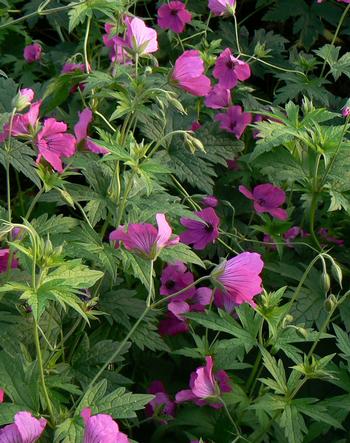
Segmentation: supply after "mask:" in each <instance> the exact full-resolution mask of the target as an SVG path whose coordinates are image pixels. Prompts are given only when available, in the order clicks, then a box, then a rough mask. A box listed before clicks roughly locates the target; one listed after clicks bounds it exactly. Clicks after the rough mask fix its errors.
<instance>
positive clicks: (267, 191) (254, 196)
mask: <svg viewBox="0 0 350 443" xmlns="http://www.w3.org/2000/svg"><path fill="white" fill-rule="evenodd" d="M238 189H239V191H240V192H241V193H242V194H243V195H245V196H246V197H247V198H249V199H250V200H253V202H254V209H255V211H256V212H257V213H258V214H261V213H263V212H268V213H269V214H270V215H271V216H272V217H275V218H278V219H279V220H287V218H288V213H287V211H286V210H285V209H282V208H280V206H281V205H283V203H284V202H285V201H286V194H285V192H284V191H283V189H281V188H278V187H277V186H274V185H272V184H271V183H265V184H262V185H257V186H255V188H254V189H253V192H250V191H249V190H248V189H247V188H246V187H245V186H243V185H241V186H240V187H239V188H238Z"/></svg>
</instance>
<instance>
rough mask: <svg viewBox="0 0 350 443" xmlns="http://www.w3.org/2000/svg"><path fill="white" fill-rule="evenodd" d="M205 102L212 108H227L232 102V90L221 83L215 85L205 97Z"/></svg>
mask: <svg viewBox="0 0 350 443" xmlns="http://www.w3.org/2000/svg"><path fill="white" fill-rule="evenodd" d="M204 103H205V106H206V107H207V108H211V109H221V108H226V107H227V106H229V105H230V104H231V92H230V90H229V89H225V88H223V87H222V86H220V85H215V86H214V87H213V88H212V89H211V90H210V91H209V94H208V95H207V96H206V97H205V101H204Z"/></svg>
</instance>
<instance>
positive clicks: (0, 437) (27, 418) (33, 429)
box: [0, 411, 46, 443]
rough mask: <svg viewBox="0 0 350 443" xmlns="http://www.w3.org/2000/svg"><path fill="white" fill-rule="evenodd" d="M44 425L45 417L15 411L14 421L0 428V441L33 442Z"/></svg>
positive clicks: (10, 442) (8, 442)
mask: <svg viewBox="0 0 350 443" xmlns="http://www.w3.org/2000/svg"><path fill="white" fill-rule="evenodd" d="M45 426H46V420H45V418H40V419H37V418H35V417H33V416H32V414H31V413H30V412H26V411H21V412H17V414H16V415H15V422H14V423H12V424H10V425H7V426H5V427H4V428H2V429H0V442H1V443H34V442H36V441H38V440H39V438H40V436H41V434H42V433H43V432H44V429H45Z"/></svg>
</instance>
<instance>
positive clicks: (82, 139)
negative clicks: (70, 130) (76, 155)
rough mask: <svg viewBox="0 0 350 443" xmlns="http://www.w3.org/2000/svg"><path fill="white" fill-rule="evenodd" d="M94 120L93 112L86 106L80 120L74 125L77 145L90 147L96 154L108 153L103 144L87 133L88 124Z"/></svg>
mask: <svg viewBox="0 0 350 443" xmlns="http://www.w3.org/2000/svg"><path fill="white" fill-rule="evenodd" d="M91 121H92V112H91V110H90V109H89V108H85V109H84V110H83V111H82V112H79V121H78V123H77V124H76V125H75V126H74V134H75V138H76V142H77V145H80V146H81V147H83V148H86V149H88V150H89V151H91V152H94V153H95V154H108V153H109V151H108V149H106V148H103V147H102V146H99V145H97V144H96V143H95V142H93V141H92V140H91V138H90V137H88V135H87V131H88V126H89V124H90V123H91Z"/></svg>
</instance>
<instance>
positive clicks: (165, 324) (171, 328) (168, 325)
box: [158, 311, 189, 336]
mask: <svg viewBox="0 0 350 443" xmlns="http://www.w3.org/2000/svg"><path fill="white" fill-rule="evenodd" d="M186 312H188V311H186ZM188 330H189V328H188V324H187V322H186V320H185V319H182V318H179V315H177V316H176V315H174V314H173V313H172V312H170V311H168V312H167V313H166V315H165V317H164V318H163V319H162V320H160V322H159V326H158V332H159V334H160V335H162V336H166V335H169V336H174V335H178V334H183V333H184V332H188Z"/></svg>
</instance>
